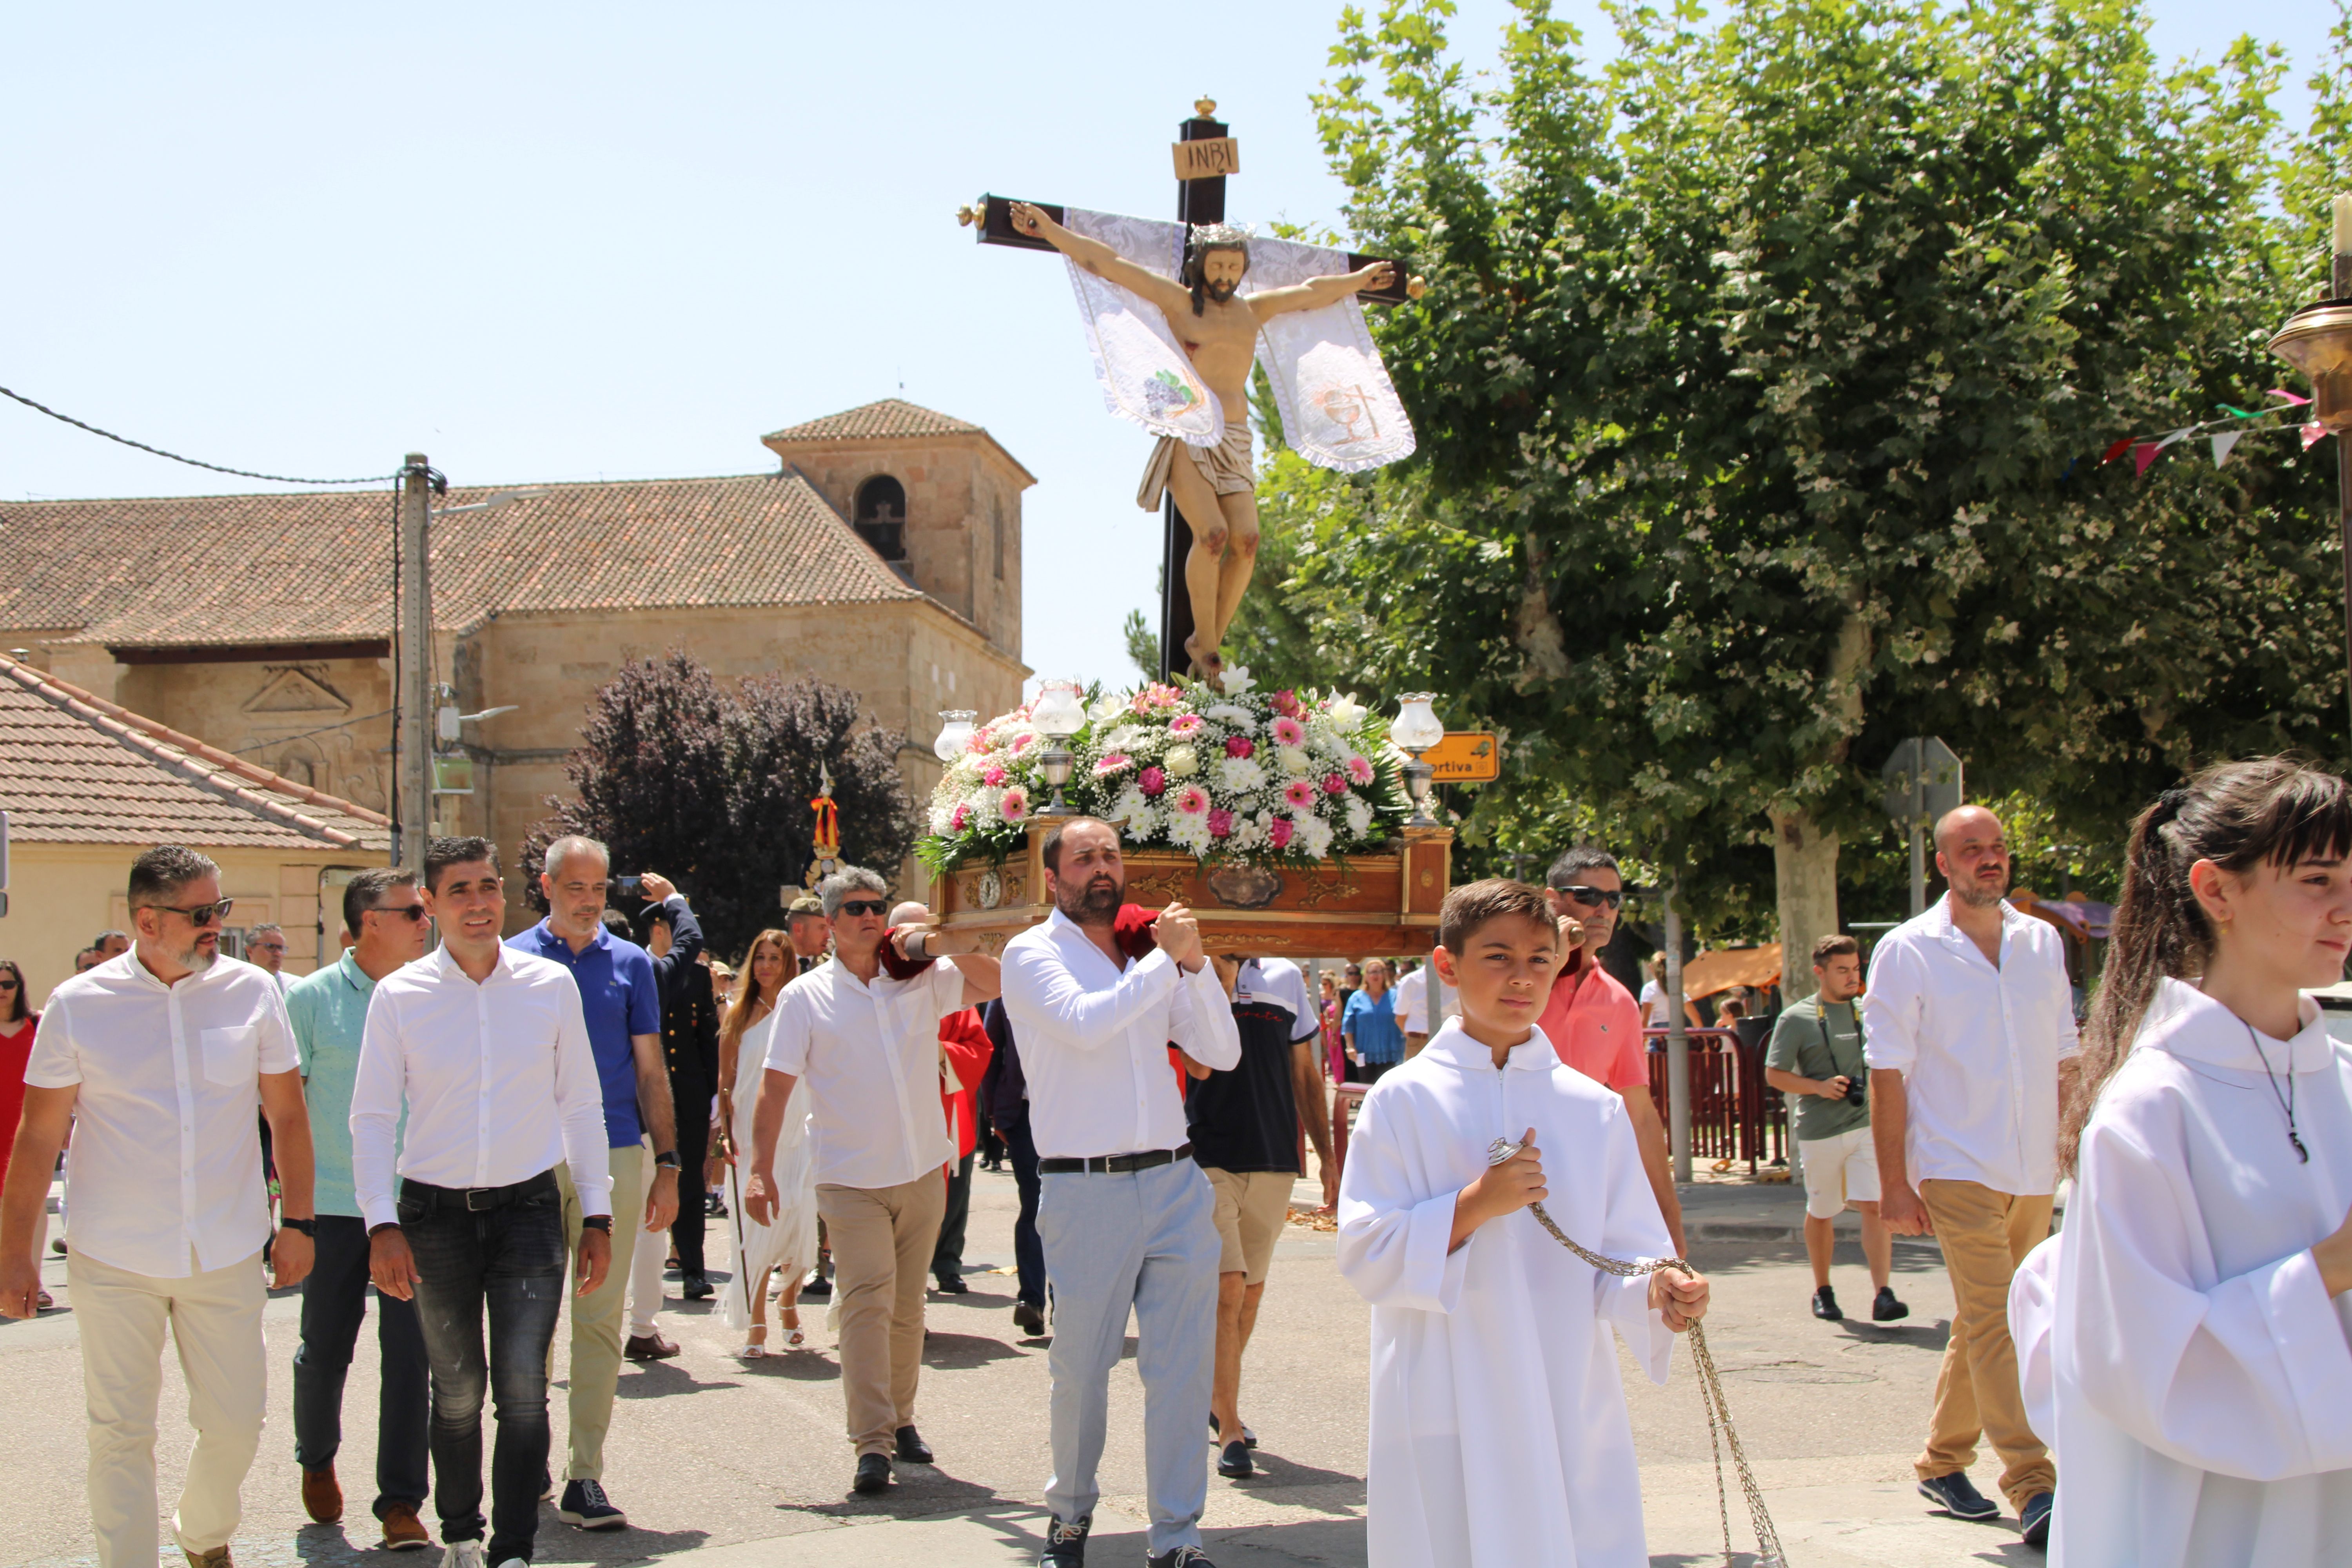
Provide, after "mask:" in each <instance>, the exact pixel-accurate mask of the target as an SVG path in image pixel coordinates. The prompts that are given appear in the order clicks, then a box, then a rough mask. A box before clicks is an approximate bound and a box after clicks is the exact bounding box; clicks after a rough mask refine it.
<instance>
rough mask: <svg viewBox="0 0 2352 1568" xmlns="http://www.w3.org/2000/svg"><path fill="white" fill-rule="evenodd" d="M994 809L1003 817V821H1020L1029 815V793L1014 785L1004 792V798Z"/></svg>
mask: <svg viewBox="0 0 2352 1568" xmlns="http://www.w3.org/2000/svg"><path fill="white" fill-rule="evenodd" d="M996 809H997V810H998V811H999V812H1000V813H1002V814H1003V817H1004V820H1005V821H1007V822H1018V821H1020V820H1021V819H1022V818H1023V817H1024V816H1028V815H1029V792H1028V791H1027V790H1025V789H1023V788H1022V787H1021V786H1020V785H1019V784H1014V785H1013V787H1012V788H1011V789H1009V790H1006V791H1005V792H1004V798H1003V800H1001V801H999V802H997V805H996Z"/></svg>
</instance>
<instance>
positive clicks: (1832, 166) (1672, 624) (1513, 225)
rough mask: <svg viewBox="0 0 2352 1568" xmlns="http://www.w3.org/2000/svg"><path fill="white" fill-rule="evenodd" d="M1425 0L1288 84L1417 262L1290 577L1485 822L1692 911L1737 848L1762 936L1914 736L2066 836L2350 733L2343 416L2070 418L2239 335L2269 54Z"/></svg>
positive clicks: (2117, 16)
mask: <svg viewBox="0 0 2352 1568" xmlns="http://www.w3.org/2000/svg"><path fill="white" fill-rule="evenodd" d="M1451 11H1452V6H1451V5H1449V4H1447V3H1446V0H1391V3H1390V4H1388V5H1385V6H1384V7H1383V8H1382V9H1381V11H1380V13H1379V15H1378V16H1377V17H1376V18H1368V17H1367V16H1365V15H1364V14H1363V13H1361V12H1359V11H1355V10H1350V11H1349V12H1348V13H1346V14H1345V16H1343V18H1342V22H1341V27H1340V39H1339V46H1338V47H1337V48H1336V49H1335V51H1334V61H1335V64H1336V65H1337V67H1338V68H1339V75H1338V76H1337V77H1336V78H1335V79H1334V80H1333V81H1332V82H1331V83H1330V84H1329V90H1328V92H1327V93H1326V94H1325V95H1324V96H1323V97H1322V98H1320V99H1319V100H1318V105H1319V108H1320V110H1321V112H1322V117H1323V118H1322V124H1323V130H1324V135H1325V139H1326V142H1327V145H1328V149H1329V151H1330V152H1331V154H1332V158H1333V163H1334V166H1335V167H1336V168H1337V169H1338V170H1339V173H1340V174H1342V175H1343V177H1345V178H1346V180H1347V181H1348V183H1349V187H1350V191H1351V202H1350V205H1349V219H1350V221H1351V223H1352V224H1353V226H1354V227H1355V229H1356V231H1357V233H1358V236H1359V243H1360V246H1361V247H1363V248H1366V249H1371V250H1379V251H1382V252H1385V253H1389V254H1396V255H1401V256H1402V257H1405V258H1409V261H1410V264H1411V266H1412V268H1413V269H1414V270H1415V271H1417V272H1421V273H1423V274H1424V275H1425V276H1427V278H1428V279H1429V280H1430V284H1431V289H1430V292H1429V294H1428V296H1427V297H1426V298H1424V299H1423V300H1421V301H1419V302H1418V303H1417V304H1415V305H1412V306H1407V307H1402V308H1400V309H1398V310H1394V311H1392V312H1391V313H1390V314H1389V316H1388V317H1387V319H1386V320H1385V321H1383V322H1382V323H1381V325H1380V326H1379V328H1378V329H1377V330H1378V331H1379V333H1380V336H1381V343H1382V348H1383V353H1384V354H1385V357H1386V358H1387V361H1388V363H1389V366H1390V369H1391V374H1393V375H1394V377H1395V379H1396V381H1397V383H1398V385H1399V388H1400V390H1401V391H1402V394H1403V395H1404V397H1405V399H1406V401H1407V404H1408V405H1409V406H1410V407H1411V409H1412V412H1413V416H1414V421H1415V425H1416V428H1417V429H1418V430H1419V432H1420V436H1421V451H1422V458H1421V459H1420V461H1419V463H1418V465H1417V469H1418V471H1416V472H1409V473H1396V474H1391V475H1386V476H1382V477H1381V478H1380V479H1376V480H1374V481H1373V482H1371V483H1370V484H1369V485H1364V486H1358V487H1354V488H1353V489H1349V490H1348V491H1347V492H1346V493H1345V495H1344V497H1341V498H1340V499H1343V500H1346V501H1347V502H1348V503H1349V504H1348V505H1347V506H1345V507H1335V508H1330V509H1328V510H1326V511H1324V512H1319V513H1314V514H1313V515H1311V516H1308V517H1306V518H1303V519H1301V520H1300V521H1301V527H1300V528H1299V529H1298V531H1297V540H1296V542H1295V543H1294V544H1293V545H1292V550H1293V554H1294V558H1295V562H1296V564H1295V565H1294V568H1293V571H1292V574H1291V575H1292V578H1293V579H1294V581H1295V582H1296V583H1297V588H1296V589H1295V590H1294V593H1295V594H1296V595H1303V596H1304V598H1305V601H1306V602H1307V605H1308V613H1309V616H1310V619H1312V620H1313V622H1314V624H1315V626H1316V628H1317V641H1318V643H1320V644H1323V645H1325V646H1330V645H1332V644H1335V643H1338V642H1339V641H1341V640H1342V639H1345V640H1346V641H1347V642H1348V645H1349V662H1350V663H1352V664H1354V665H1355V666H1356V667H1358V668H1361V669H1363V670H1364V671H1365V675H1366V679H1367V680H1368V682H1370V683H1371V684H1375V685H1378V686H1381V687H1383V688H1386V689H1394V688H1395V687H1396V686H1397V685H1399V684H1401V683H1402V682H1405V681H1408V680H1409V681H1412V682H1414V683H1423V682H1425V683H1427V684H1429V685H1431V686H1433V687H1434V688H1435V689H1439V690H1442V691H1445V692H1448V693H1450V694H1456V696H1457V703H1456V706H1457V708H1458V709H1459V711H1458V712H1452V713H1448V714H1447V715H1446V716H1447V718H1448V720H1449V721H1450V722H1455V723H1460V722H1463V721H1472V720H1480V719H1483V720H1484V721H1487V722H1490V723H1493V724H1496V725H1497V726H1499V727H1501V728H1503V729H1505V730H1507V731H1509V733H1510V737H1511V749H1512V755H1513V757H1514V761H1515V764H1516V767H1517V775H1516V780H1515V782H1514V784H1512V785H1510V786H1509V787H1507V788H1504V789H1501V790H1498V791H1496V792H1492V793H1491V794H1490V796H1489V797H1488V800H1489V802H1491V803H1492V804H1491V805H1489V804H1487V803H1486V802H1482V804H1481V807H1480V811H1481V813H1484V814H1488V820H1489V822H1490V823H1492V822H1493V821H1495V820H1496V819H1498V818H1499V817H1501V816H1503V815H1505V814H1506V813H1508V812H1512V811H1515V810H1516V811H1517V812H1520V813H1522V814H1529V813H1532V814H1533V815H1535V816H1537V817H1538V819H1540V817H1541V816H1542V814H1543V813H1544V812H1545V811H1547V810H1559V809H1565V808H1568V803H1573V808H1574V809H1582V810H1590V811H1591V812H1593V813H1594V814H1595V815H1596V818H1597V820H1599V821H1600V822H1601V823H1604V824H1606V825H1607V826H1608V827H1609V829H1610V830H1611V831H1612V832H1613V833H1615V834H1618V835H1621V836H1622V837H1625V838H1629V839H1631V840H1632V841H1633V843H1635V844H1637V845H1639V846H1640V847H1642V848H1643V850H1644V851H1645V852H1646V853H1647V854H1648V855H1649V856H1651V857H1652V858H1654V859H1656V860H1657V861H1658V862H1659V863H1660V864H1661V865H1663V866H1667V867H1675V868H1680V872H1681V876H1682V879H1683V885H1684V888H1685V894H1686V895H1687V896H1688V897H1689V899H1690V900H1691V901H1692V902H1693V904H1694V905H1696V907H1697V908H1698V909H1699V910H1700V911H1701V912H1702V913H1703V915H1706V916H1707V917H1709V918H1714V919H1717V920H1725V919H1731V918H1735V917H1737V916H1738V914H1739V912H1740V910H1741V909H1742V908H1743V906H1751V905H1752V903H1753V901H1754V900H1755V898H1756V889H1757V887H1758V884H1759V881H1760V880H1761V879H1762V876H1763V874H1764V872H1763V868H1764V865H1765V861H1764V859H1763V856H1764V855H1765V854H1766V853H1769V857H1770V861H1769V865H1770V868H1771V873H1770V874H1771V877H1772V879H1773V883H1774V885H1775V889H1776V897H1775V900H1774V902H1775V904H1776V906H1777V910H1778V914H1779V923H1780V928H1781V930H1782V931H1783V933H1784V934H1785V935H1787V936H1789V937H1790V939H1791V947H1792V949H1794V948H1796V947H1797V946H1799V945H1801V943H1803V942H1809V941H1810V940H1811V936H1812V935H1814V934H1817V933H1818V932H1820V931H1825V930H1832V929H1835V927H1836V924H1837V905H1836V878H1837V868H1838V862H1839V849H1840V846H1841V843H1842V842H1843V841H1846V840H1868V841H1871V842H1873V843H1875V842H1877V841H1880V840H1882V839H1883V838H1884V837H1885V825H1884V819H1883V818H1881V817H1879V816H1877V809H1876V801H1877V795H1878V788H1877V779H1876V765H1877V763H1879V762H1880V761H1882V760H1883V759H1884V757H1885V755H1886V754H1887V752H1889V751H1890V750H1891V748H1892V744H1893V742H1895V740H1897V739H1899V738H1900V737H1902V736H1904V735H1906V734H1913V733H1933V734H1939V735H1942V736H1943V737H1944V738H1945V739H1946V740H1948V741H1949V742H1951V743H1952V744H1953V745H1954V747H1955V748H1956V749H1958V751H1959V752H1961V754H1962V755H1963V756H1964V757H1967V758H1968V759H1969V763H1970V765H1971V780H1972V793H1976V794H1979V795H1984V794H1994V795H1998V794H2003V793H2006V792H2008V791H2012V790H2019V789H2024V790H2030V791H2032V792H2033V793H2034V795H2035V796H2036V798H2038V799H2040V800H2042V801H2043V802H2044V803H2045V804H2046V805H2048V807H2049V809H2050V810H2051V811H2052V812H2053V821H2054V822H2055V823H2056V824H2057V825H2058V827H2059V829H2061V830H2076V828H2075V825H2078V824H2079V825H2084V826H2082V827H2081V828H2080V829H2079V831H2083V832H2087V831H2089V830H2090V829H2091V828H2092V827H2097V828H2099V829H2100V830H2101V831H2102V833H2103V836H2104V835H2105V831H2106V830H2107V829H2109V828H2111V827H2112V825H2113V824H2114V822H2115V821H2116V818H2117V817H2118V816H2120V815H2121V814H2122V813H2124V812H2125V811H2126V810H2127V809H2129V808H2130V807H2131V806H2132V805H2136V804H2137V802H2138V801H2139V800H2141V799H2144V798H2145V797H2146V795H2148V794H2149V793H2152V792H2153V790H2154V789H2156V788H2158V787H2161V785H2163V784H2166V783H2168V782H2169V781H2170V779H2171V778H2172V777H2173V776H2174V775H2175V774H2176V773H2178V772H2179V770H2180V769H2182V768H2183V767H2186V766H2189V765H2191V764H2193V763H2196V762H2198V761H2201V760H2204V759H2207V758H2210V757H2211V756H2214V755H2217V754H2221V753H2224V752H2246V751H2255V750H2273V749H2277V748H2279V747H2282V746H2285V745H2289V744H2298V743H2299V744H2302V745H2305V746H2309V747H2315V748H2323V747H2324V748H2326V749H2328V750H2330V751H2335V750H2339V749H2340V748H2341V746H2342V744H2343V740H2344V725H2343V722H2342V720H2341V718H2340V712H2341V710H2340V706H2339V700H2340V697H2341V692H2342V679H2343V674H2342V661H2341V658H2339V657H2338V656H2337V653H2336V648H2335V647H2334V637H2333V632H2334V628H2335V626H2336V624H2337V622H2336V618H2335V617H2334V616H2333V615H2332V614H2331V607H2332V606H2333V605H2334V603H2335V600H2336V594H2337V592H2338V588H2337V574H2336V560H2335V552H2334V547H2333V537H2332V530H2329V529H2326V527H2324V526H2323V525H2322V524H2321V523H2320V522H2319V521H2317V520H2318V519H2319V518H2321V517H2322V516H2324V515H2325V513H2326V510H2328V508H2329V502H2330V500H2331V499H2332V498H2331V497H2330V495H2329V493H2328V492H2329V489H2330V486H2329V483H2328V479H2327V477H2326V474H2325V468H2327V467H2332V464H2325V463H2322V462H2317V461H2305V460H2299V459H2298V458H2297V456H2296V454H2295V451H2294V447H2293V446H2292V445H2291V443H2289V442H2287V441H2284V440H2280V439H2278V438H2274V437H2265V438H2263V440H2266V441H2267V442H2268V444H2267V445H2263V444H2262V442H2261V441H2257V442H2250V443H2249V444H2248V445H2247V447H2244V448H2242V451H2243V452H2244V453H2246V454H2249V455H2248V456H2242V457H2241V458H2239V459H2238V460H2236V461H2233V462H2232V463H2231V465H2230V466H2229V467H2227V468H2221V469H2220V470H2218V471H2217V470H2215V469H2214V468H2212V466H2211V465H2210V462H2205V461H2203V460H2201V458H2199V459H2195V460H2192V458H2190V457H2189V455H2188V454H2187V453H2186V452H2185V451H2184V452H2179V453H2176V454H2174V455H2172V456H2170V457H2168V458H2167V459H2166V460H2165V462H2164V463H2163V465H2162V466H2161V467H2160V468H2158V469H2157V470H2156V471H2154V472H2153V473H2151V474H2150V475H2149V477H2148V478H2147V480H2146V481H2144V482H2136V481H2135V479H2134V476H2133V473H2132V465H2130V464H2129V463H2122V464H2116V465H2112V466H2108V467H2105V468H2102V467H2101V466H2100V465H2099V462H2098V458H2099V456H2100V453H2101V452H2102V450H2103V449H2104V448H2105V447H2106V446H2107V445H2108V443H2109V442H2110V441H2112V440H2113V439H2114V438H2115V437H2117V436H2119V435H2128V434H2132V433H2135V432H2140V431H2146V430H2149V429H2162V428H2165V427H2167V426H2181V425H2186V424H2189V423H2191V422H2192V421H2194V420H2196V419H2200V418H2202V417H2205V416H2208V415H2209V414H2210V411H2211V409H2212V406H2213V405H2215V404H2218V403H2222V402H2231V403H2242V402H2243V401H2244V400H2245V399H2246V398H2247V397H2248V396H2249V395H2250V393H2249V390H2248V389H2250V388H2255V389H2258V388H2261V387H2263V386H2267V385H2273V384H2277V376H2278V374H2279V373H2278V371H2277V369H2276V368H2275V366H2274V363H2273V362H2270V361H2268V360H2266V359H2265V357H2264V355H2263V351H2262V343H2263V340H2264V338H2265V337H2266V335H2267V332H2268V331H2269V330H2270V329H2271V328H2272V327H2273V326H2275V324H2276V322H2277V321H2279V320H2280V319H2281V318H2283V316H2284V313H2285V309H2286V308H2287V306H2288V305H2289V304H2290V303H2291V302H2293V297H2294V294H2295V293H2296V292H2297V290H2298V289H2306V290H2307V289H2308V285H2309V271H2310V269H2309V268H2308V266H2307V265H2290V264H2289V263H2287V262H2286V261H2284V260H2283V259H2282V258H2283V257H2284V256H2285V255H2286V254H2287V251H2286V249H2285V248H2284V247H2286V245H2287V243H2288V242H2289V241H2291V240H2292V241H2295V242H2298V243H2300V242H2302V241H2303V239H2304V237H2305V235H2306V234H2307V216H2308V215H2307V212H2306V213H2302V214H2296V215H2291V216H2289V217H2287V218H2284V219H2279V218H2273V217H2270V216H2264V212H2265V207H2264V204H2265V201H2266V200H2267V199H2269V198H2271V197H2273V195H2275V194H2276V181H2275V179H2274V175H2273V169H2274V165H2273V133H2274V130H2275V123H2274V117H2273V113H2272V110H2271V109H2270V107H2269V100H2270V96H2271V94H2272V92H2273V89H2274V88H2275V86H2276V83H2277V79H2278V74H2279V66H2278V62H2277V58H2276V55H2275V52H2274V51H2270V52H2266V51H2264V50H2263V49H2260V48H2258V47H2255V46H2253V45H2252V44H2251V43H2241V44H2240V45H2239V46H2238V47H2235V48H2234V49H2233V50H2232V51H2231V53H2230V55H2229V57H2228V58H2226V59H2225V60H2224V61H2223V62H2222V63H2221V64H2220V65H2217V66H2202V67H2195V68H2189V67H2183V68H2162V67H2160V66H2159V64H2158V61H2157V60H2156V58H2155V57H2154V56H2153V54H2152V52H2151V51H2150V50H2149V48H2148V47H2147V42H2146V38H2145V34H2146V25H2147V19H2146V17H2145V16H2144V15H2143V14H2142V13H2141V12H2140V11H2139V10H2138V8H2137V7H2136V6H2133V5H2117V4H2112V3H2108V0H1986V3H1983V4H1979V5H1970V6H1969V7H1966V8H1952V7H1948V6H1943V5H1937V4H1934V3H1931V0H1736V3H1734V4H1731V5H1727V6H1725V7H1724V8H1722V9H1721V10H1720V11H1718V12H1717V13H1716V14H1715V15H1714V16H1711V17H1710V16H1703V15H1702V14H1701V13H1700V12H1698V11H1697V10H1696V7H1693V6H1688V5H1681V6H1677V7H1676V8H1675V9H1674V10H1673V11H1672V12H1670V13H1661V12H1658V11H1654V10H1651V9H1648V8H1646V7H1640V6H1633V5H1625V6H1621V7H1618V8H1616V9H1614V10H1613V11H1612V17H1613V21H1614V26H1616V29H1617V31H1618V34H1619V42H1620V45H1621V51H1620V55H1619V58H1617V60H1616V61H1615V62H1614V63H1612V65H1610V66H1608V67H1607V68H1603V69H1600V70H1597V71H1596V70H1592V69H1590V68H1587V67H1586V66H1585V65H1584V64H1583V63H1582V61H1581V60H1580V58H1579V55H1578V52H1577V49H1578V39H1577V36H1576V35H1575V33H1574V32H1573V30H1572V29H1571V28H1570V27H1569V26H1567V25H1566V24H1564V23H1562V22H1559V21H1558V20H1557V19H1554V18H1552V17H1550V16H1549V15H1548V13H1547V11H1546V9H1545V6H1544V5H1543V4H1542V0H1520V5H1519V16H1518V18H1517V21H1516V22H1515V23H1514V24H1513V25H1512V26H1510V27H1509V28H1508V29H1507V34H1506V37H1505V41H1504V49H1503V55H1502V68H1501V70H1500V72H1499V73H1498V76H1497V78H1496V81H1495V83H1494V85H1492V86H1491V87H1475V86H1473V85H1472V84H1471V82H1470V81H1469V79H1467V78H1466V77H1465V74H1464V72H1463V70H1462V68H1461V66H1460V64H1459V62H1458V61H1457V60H1455V59H1454V58H1452V57H1451V56H1450V55H1449V53H1448V51H1447V46H1446V38H1445V34H1444V23H1445V19H1446V18H1447V16H1449V15H1450V14H1451ZM2326 456H2327V454H2326V453H2324V452H2323V453H2320V454H2315V457H2318V458H2325V457H2326ZM1275 477H1276V479H1277V480H1279V479H1281V478H1282V474H1281V471H1280V470H1279V469H1277V470H1276V476H1275ZM1297 496H1298V500H1297V502H1296V503H1295V506H1294V507H1293V510H1304V511H1307V512H1313V509H1314V507H1315V506H1316V505H1318V504H1319V500H1330V499H1332V492H1329V491H1328V489H1326V490H1324V491H1320V492H1318V490H1317V489H1315V488H1314V487H1312V486H1302V487H1299V488H1298V489H1297ZM1261 504H1262V507H1264V508H1265V510H1268V511H1269V512H1274V513H1280V512H1282V511H1283V510H1284V508H1285V507H1286V505H1293V503H1291V502H1290V501H1288V500H1287V499H1286V498H1284V497H1266V498H1265V499H1263V500H1262V502H1261ZM1343 513H1344V515H1342V514H1343Z"/></svg>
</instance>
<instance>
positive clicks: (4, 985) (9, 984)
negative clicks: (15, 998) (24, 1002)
mask: <svg viewBox="0 0 2352 1568" xmlns="http://www.w3.org/2000/svg"><path fill="white" fill-rule="evenodd" d="M15 989H16V982H15V981H14V980H8V979H0V991H14V990H15Z"/></svg>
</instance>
